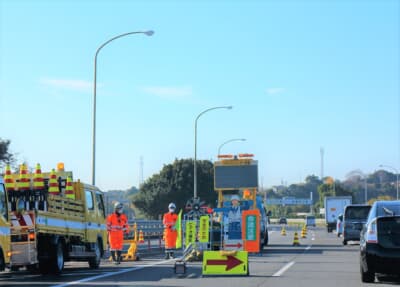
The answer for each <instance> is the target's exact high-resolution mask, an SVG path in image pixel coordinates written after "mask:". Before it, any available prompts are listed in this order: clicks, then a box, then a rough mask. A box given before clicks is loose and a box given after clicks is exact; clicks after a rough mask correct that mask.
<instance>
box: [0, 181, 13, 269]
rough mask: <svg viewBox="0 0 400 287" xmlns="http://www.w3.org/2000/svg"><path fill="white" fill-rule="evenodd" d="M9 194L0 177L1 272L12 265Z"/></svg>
mask: <svg viewBox="0 0 400 287" xmlns="http://www.w3.org/2000/svg"><path fill="white" fill-rule="evenodd" d="M7 202H8V201H7V193H6V190H5V187H4V181H3V178H2V177H1V176H0V271H4V269H5V267H6V266H7V265H8V264H9V263H10V256H11V253H10V223H9V222H8V203H7Z"/></svg>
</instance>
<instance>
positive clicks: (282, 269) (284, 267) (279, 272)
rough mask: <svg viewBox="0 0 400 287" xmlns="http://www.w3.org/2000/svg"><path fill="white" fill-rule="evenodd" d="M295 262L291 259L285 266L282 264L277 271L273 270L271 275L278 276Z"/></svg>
mask: <svg viewBox="0 0 400 287" xmlns="http://www.w3.org/2000/svg"><path fill="white" fill-rule="evenodd" d="M295 263H296V262H294V261H292V262H289V263H288V264H286V265H285V266H283V267H282V268H281V269H280V270H279V271H278V272H275V274H274V275H272V277H280V276H281V275H282V274H283V273H285V272H286V271H287V270H288V269H289V268H290V267H292V266H293V264H295Z"/></svg>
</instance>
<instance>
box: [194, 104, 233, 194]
mask: <svg viewBox="0 0 400 287" xmlns="http://www.w3.org/2000/svg"><path fill="white" fill-rule="evenodd" d="M217 109H228V110H231V109H232V106H222V107H213V108H209V109H207V110H204V111H202V112H201V113H200V114H199V115H198V116H197V117H196V120H195V122H194V171H193V180H194V182H193V186H194V187H193V190H194V192H193V199H194V200H196V199H197V164H196V161H197V120H198V119H199V118H200V117H201V116H202V115H204V114H205V113H207V112H209V111H212V110H217Z"/></svg>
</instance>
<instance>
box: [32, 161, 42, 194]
mask: <svg viewBox="0 0 400 287" xmlns="http://www.w3.org/2000/svg"><path fill="white" fill-rule="evenodd" d="M33 189H34V190H43V189H44V179H43V174H42V170H41V168H40V164H36V168H35V174H34V175H33Z"/></svg>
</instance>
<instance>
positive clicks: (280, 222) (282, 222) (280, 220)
mask: <svg viewBox="0 0 400 287" xmlns="http://www.w3.org/2000/svg"><path fill="white" fill-rule="evenodd" d="M279 224H287V219H286V217H281V218H279Z"/></svg>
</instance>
